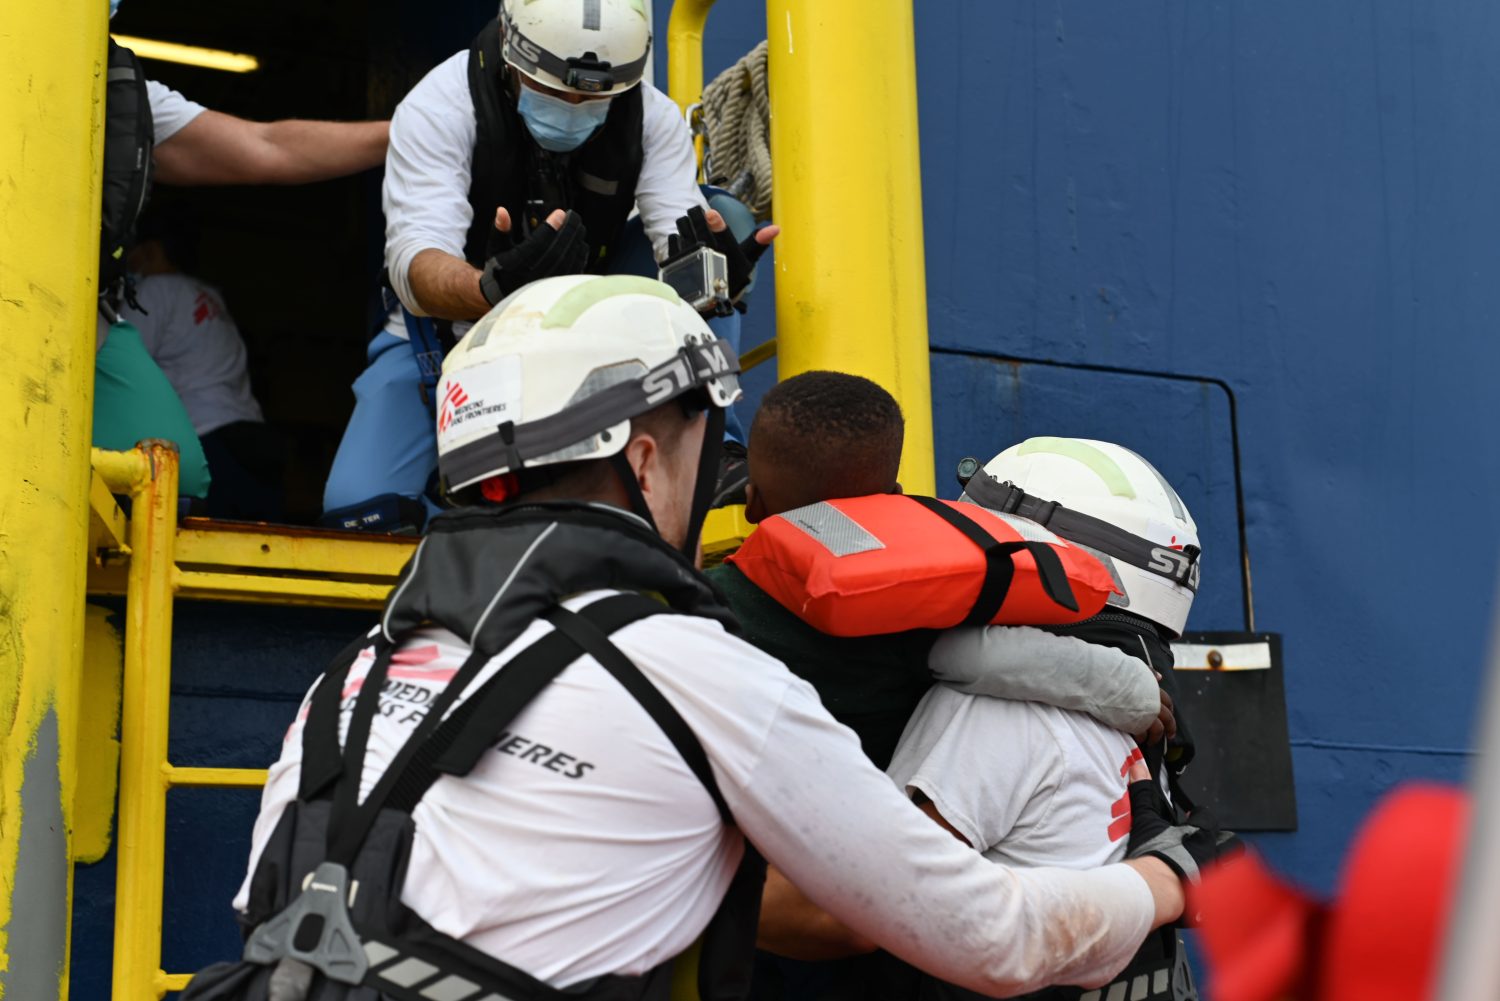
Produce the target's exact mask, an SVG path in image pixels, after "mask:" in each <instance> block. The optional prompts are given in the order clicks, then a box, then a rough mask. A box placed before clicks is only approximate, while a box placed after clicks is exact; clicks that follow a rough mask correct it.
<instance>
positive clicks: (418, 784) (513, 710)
mask: <svg viewBox="0 0 1500 1001" xmlns="http://www.w3.org/2000/svg"><path fill="white" fill-rule="evenodd" d="M671 611H672V610H671V609H670V608H669V607H667V606H666V605H664V604H662V603H661V602H659V601H653V600H652V599H650V598H647V597H645V596H643V595H639V594H621V595H615V596H612V597H609V598H603V599H601V600H599V601H597V602H594V603H593V604H591V605H589V606H588V607H587V608H586V609H584V610H583V612H582V613H579V614H577V615H575V614H574V613H572V612H568V611H566V610H565V609H562V608H561V607H558V608H555V609H553V610H552V611H550V612H548V613H547V615H546V618H548V619H549V620H550V621H552V622H553V624H554V625H555V626H557V627H558V628H556V629H554V631H553V632H551V633H548V634H547V635H546V636H543V637H542V638H541V639H539V640H537V641H536V642H535V643H533V644H531V646H529V647H527V648H526V649H525V650H522V651H521V652H520V653H519V654H518V655H517V656H516V657H514V658H513V659H512V660H511V661H510V662H508V663H507V664H505V665H504V666H503V667H502V668H501V669H500V670H499V671H497V672H495V674H494V675H493V676H491V677H490V678H489V679H488V680H487V681H485V683H484V684H483V685H482V686H480V688H479V689H478V690H476V691H475V692H474V693H473V694H472V695H471V696H469V697H468V698H466V699H465V700H464V702H463V704H462V705H461V706H459V707H458V708H457V709H456V710H454V711H453V713H452V714H450V715H448V716H447V718H446V719H445V718H443V717H444V714H446V713H447V710H448V708H449V707H450V706H451V705H452V704H453V702H454V701H455V700H456V699H457V697H458V696H459V695H460V694H461V693H462V690H463V689H464V688H466V687H468V685H469V683H470V682H471V681H472V680H473V678H474V676H475V675H477V674H478V672H479V670H480V669H481V668H482V667H483V666H484V665H485V664H486V663H488V662H489V660H490V657H489V656H488V655H485V654H481V653H478V652H476V653H475V654H473V655H472V656H470V658H469V659H468V660H467V661H465V663H464V666H463V667H462V668H460V669H459V671H458V673H457V674H455V675H454V677H453V680H452V681H450V682H449V683H448V685H447V686H446V687H445V688H444V690H443V692H442V693H441V694H440V695H439V697H438V699H436V700H434V702H433V704H432V706H431V707H430V708H429V709H428V713H427V716H426V717H425V718H424V719H423V720H422V722H421V723H420V724H419V725H418V727H417V730H416V731H415V732H413V733H412V735H411V737H409V738H408V739H407V741H406V743H405V744H404V745H403V746H402V748H401V751H400V752H399V753H398V754H397V756H396V758H395V760H394V761H392V762H391V764H390V766H389V767H388V768H387V769H386V771H385V774H383V775H382V776H381V778H380V780H379V781H378V782H377V783H376V785H375V788H374V789H372V790H371V791H370V795H369V796H368V797H366V799H365V801H364V803H362V804H359V805H358V806H355V805H354V804H353V803H352V801H351V800H348V799H343V800H342V802H343V805H344V807H345V808H344V809H342V810H341V809H340V808H339V807H340V801H338V800H336V802H335V807H334V810H333V812H332V815H331V817H330V821H329V859H330V860H331V861H335V862H341V863H342V864H348V861H352V859H353V858H354V856H355V855H356V854H358V852H359V848H360V846H361V845H362V844H363V843H364V839H365V837H366V836H367V835H368V833H369V830H370V828H371V826H372V825H373V824H374V822H375V818H376V817H377V816H378V814H379V813H380V811H381V810H382V809H385V808H386V807H391V808H393V809H397V810H402V811H406V812H410V811H411V810H412V809H413V808H414V807H415V806H416V804H417V803H418V802H419V801H420V800H421V799H422V797H423V796H424V795H426V793H427V790H428V789H430V788H431V787H432V784H433V783H434V782H436V781H437V779H438V778H439V777H440V776H442V775H445V774H447V775H466V774H468V773H469V771H471V770H472V769H473V768H474V766H475V764H477V763H478V761H479V758H480V757H481V756H482V755H483V753H484V752H485V750H486V749H488V748H489V747H490V746H491V745H492V744H493V743H494V739H495V736H496V735H497V734H498V733H500V732H501V731H502V730H504V729H505V728H506V727H507V726H509V725H510V723H511V721H513V720H514V719H515V718H516V716H517V715H519V714H520V712H521V710H523V709H524V708H526V706H527V705H528V704H529V703H530V702H531V700H532V699H534V698H535V697H536V696H537V694H539V693H540V692H541V690H542V689H543V688H545V687H546V686H547V684H548V683H549V682H551V681H552V680H553V679H554V678H556V677H557V675H559V674H561V673H562V672H563V671H564V670H565V669H566V668H567V667H568V666H570V665H571V664H572V663H573V662H575V661H576V660H577V659H578V657H579V655H581V654H583V653H594V650H592V649H590V647H589V645H588V644H586V643H585V642H582V641H580V640H579V639H578V638H577V637H576V636H575V635H574V631H573V630H571V629H564V628H562V626H561V625H560V623H561V622H564V621H567V622H570V623H577V622H583V623H586V624H587V625H588V627H589V628H590V629H592V630H594V632H595V634H596V635H597V636H598V638H599V640H600V641H601V642H602V649H604V650H605V651H606V656H607V655H608V653H607V652H608V651H613V652H614V654H615V656H617V657H618V658H620V659H621V660H624V661H625V663H627V664H629V663H630V662H629V659H628V658H626V657H625V656H624V654H621V653H620V652H619V650H618V649H617V648H616V647H615V646H614V644H613V643H610V642H609V640H608V638H607V634H608V633H612V632H614V631H616V630H617V629H620V628H622V627H624V626H626V625H628V624H630V623H632V622H636V621H638V620H640V619H643V618H646V617H647V616H650V615H660V614H667V613H671ZM595 656H596V658H598V659H599V660H600V661H601V662H602V663H604V664H605V666H606V668H607V669H610V670H611V673H615V671H614V669H612V668H609V663H608V661H606V660H605V658H604V657H599V655H598V654H597V653H595ZM630 668H631V669H633V670H635V671H636V673H637V674H639V671H638V669H635V666H634V665H633V664H630ZM616 676H617V677H618V676H619V675H618V674H617V675H616ZM640 680H641V681H642V682H643V683H644V684H645V685H647V686H650V682H649V681H646V679H645V677H644V676H643V675H642V676H640ZM626 688H627V690H629V691H630V692H631V694H632V695H635V696H636V698H637V699H638V700H640V699H641V695H640V694H639V693H638V692H637V690H636V689H635V688H633V687H632V686H631V685H629V684H627V685H626ZM651 693H652V694H654V695H655V697H656V699H657V700H659V702H660V703H661V704H662V705H664V706H666V712H667V713H670V714H671V717H672V718H674V719H676V722H677V724H678V725H679V726H680V727H681V728H682V730H683V731H686V733H687V739H688V741H689V742H690V744H689V745H688V746H689V747H690V750H687V751H685V750H684V746H685V745H684V744H683V743H682V742H681V741H680V740H679V737H678V736H676V735H674V734H673V731H672V730H671V729H670V728H669V727H670V726H671V724H670V723H663V722H662V720H663V716H662V715H661V714H660V713H659V712H658V710H657V709H656V708H653V706H652V705H651V704H649V703H647V702H645V701H642V705H643V706H644V707H645V708H646V710H647V711H648V712H650V713H651V715H652V717H653V718H654V719H656V720H657V722H658V724H659V725H661V726H662V728H663V730H664V731H666V733H667V735H668V737H669V738H670V739H672V741H673V744H674V745H675V746H677V747H678V750H679V752H680V753H683V756H684V758H685V759H686V760H687V761H688V764H689V767H691V768H693V771H694V773H695V774H697V775H698V776H699V779H700V781H703V782H704V785H705V787H706V788H707V789H708V791H709V795H710V797H712V798H713V800H714V803H715V805H716V806H718V807H719V809H720V812H721V814H722V815H723V816H724V817H725V818H726V822H731V821H730V819H729V813H728V809H727V807H726V806H725V805H724V803H723V799H722V797H721V796H720V795H719V791H718V786H717V784H715V783H714V780H713V774H712V772H711V771H709V770H708V761H707V756H706V755H705V754H704V753H703V749H702V746H701V745H699V744H698V742H697V740H696V739H695V738H693V737H692V734H691V731H688V730H687V729H686V727H687V725H686V723H684V722H682V720H681V718H680V717H678V716H677V715H676V713H675V711H674V710H672V709H671V706H670V705H666V700H665V699H664V698H662V696H661V694H660V693H659V692H657V691H656V690H655V688H654V687H651ZM648 697H649V696H648ZM357 712H358V705H356V713H357ZM371 719H373V716H371ZM360 722H362V724H363V725H362V729H363V730H364V731H365V733H366V734H367V733H368V729H369V722H370V721H369V720H363V721H360ZM355 723H356V720H351V723H350V732H349V735H348V737H347V738H346V743H347V744H348V745H349V750H352V748H353V744H354V740H355V734H356V733H357V731H356V728H355ZM349 750H346V752H345V754H346V756H347V755H348V753H349ZM692 750H696V755H697V758H696V760H697V761H698V762H699V764H695V759H694V758H693V757H691V756H690V754H691V752H692ZM362 752H363V745H362V744H361V753H362ZM700 764H701V768H702V770H701V771H700ZM705 776H706V778H705ZM358 784H359V775H358V774H357V773H356V774H354V775H353V776H352V777H351V776H348V775H347V774H346V776H345V779H344V781H343V782H341V784H340V786H339V790H338V792H339V795H340V797H346V796H347V795H348V794H347V793H346V792H345V790H346V788H349V787H353V788H354V789H356V790H357V788H358ZM356 795H357V793H356Z"/></svg>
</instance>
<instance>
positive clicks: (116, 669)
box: [72, 479, 124, 862]
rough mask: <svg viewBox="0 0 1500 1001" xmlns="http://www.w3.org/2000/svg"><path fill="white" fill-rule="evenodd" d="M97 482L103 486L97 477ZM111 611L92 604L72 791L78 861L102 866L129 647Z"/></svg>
mask: <svg viewBox="0 0 1500 1001" xmlns="http://www.w3.org/2000/svg"><path fill="white" fill-rule="evenodd" d="M95 482H98V481H97V479H96V481H95ZM110 618H111V616H110V613H109V611H108V610H107V609H104V608H100V607H99V606H98V605H89V606H88V611H87V618H86V619H85V623H86V626H85V629H84V639H83V655H84V659H83V685H82V688H81V691H82V692H84V693H86V697H84V698H81V699H80V700H79V723H78V743H77V746H78V787H77V789H75V790H74V793H73V851H72V858H73V861H75V862H97V861H99V860H100V859H102V858H103V857H104V855H105V853H106V852H108V851H109V842H110V835H111V833H112V832H113V829H114V823H115V793H116V791H117V790H118V788H119V770H120V741H119V739H118V738H117V737H116V733H117V732H118V728H119V725H120V670H121V666H122V660H123V657H124V648H123V645H122V641H121V640H122V638H121V636H120V631H119V629H117V628H116V627H115V624H114V623H113V622H112V621H110Z"/></svg>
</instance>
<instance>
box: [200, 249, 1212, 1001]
mask: <svg viewBox="0 0 1500 1001" xmlns="http://www.w3.org/2000/svg"><path fill="white" fill-rule="evenodd" d="M736 371H737V363H736V360H735V355H734V354H733V352H731V351H729V350H727V348H726V345H725V344H724V343H723V342H721V341H718V340H716V339H715V338H714V337H713V335H712V333H711V332H710V330H709V329H708V327H707V325H706V324H705V323H704V321H703V320H702V319H701V318H700V317H699V316H698V315H697V314H696V313H695V312H694V311H693V310H692V309H691V308H690V307H688V306H687V305H686V304H684V303H683V302H682V301H681V300H680V299H679V298H678V297H677V295H676V293H674V292H673V291H672V290H671V289H669V288H668V287H667V286H665V285H662V284H660V283H658V282H655V281H652V280H649V279H643V278H633V277H623V276H617V277H602V278H601V277H586V276H575V277H563V278H554V279H549V280H547V281H543V282H538V283H535V284H533V285H530V286H527V287H525V288H522V289H521V290H519V291H518V292H517V293H515V294H514V295H512V296H511V297H509V298H508V299H506V300H505V301H503V302H501V303H500V304H499V305H498V306H497V307H496V308H495V309H494V310H493V311H491V313H490V314H489V315H488V316H487V317H485V319H484V320H482V321H481V322H480V323H479V324H477V325H476V326H475V328H474V329H473V330H472V331H471V332H470V333H469V334H468V335H467V336H466V337H465V338H464V339H463V341H461V342H460V343H459V344H458V346H457V347H456V348H455V350H454V351H453V352H452V353H451V354H450V356H449V358H448V360H447V363H446V365H445V369H444V375H443V381H442V384H441V396H440V399H441V400H442V401H443V404H442V406H441V407H440V411H439V414H438V447H439V456H440V463H441V472H442V476H443V478H444V481H445V483H446V486H447V489H448V490H449V491H450V492H451V493H454V494H457V495H458V497H459V499H460V500H466V501H469V502H471V506H468V507H464V508H460V509H458V510H455V511H451V512H447V513H445V514H443V515H441V516H439V517H438V518H436V519H434V521H433V522H432V524H431V526H430V528H429V531H428V534H427V537H426V538H425V539H424V540H423V542H422V544H421V545H420V547H419V548H418V550H417V552H416V553H415V554H414V555H413V557H412V560H411V562H410V563H409V564H408V566H407V567H406V569H405V570H404V571H403V573H402V577H401V580H400V582H399V584H398V585H397V587H396V588H395V590H394V591H393V592H392V594H391V597H390V599H389V601H388V603H387V605H386V608H385V610H384V612H383V613H382V615H381V618H380V622H379V624H378V625H377V626H376V627H375V628H372V629H371V630H370V632H369V634H368V635H366V636H364V637H361V638H360V639H359V640H357V641H356V642H355V643H353V644H351V647H350V648H349V649H348V650H347V651H346V652H345V653H344V654H343V655H341V656H340V657H338V658H336V660H335V662H334V663H333V665H332V666H331V667H330V668H329V670H328V671H327V672H326V673H325V674H324V676H323V677H322V678H321V679H320V680H319V682H318V683H317V684H316V685H315V686H314V688H313V690H312V692H311V693H310V694H309V696H308V698H307V700H306V701H305V703H304V705H303V707H302V711H301V712H300V713H299V715H298V717H297V719H296V721H295V722H294V723H293V725H292V727H291V729H290V731H289V733H288V735H287V739H286V743H285V749H284V751H283V753H282V757H281V759H280V760H279V761H278V762H277V763H276V764H275V765H273V766H272V768H271V770H270V774H269V777H268V781H267V784H266V788H265V792H264V796H263V799H262V805H261V813H260V816H259V818H258V820H257V822H256V827H255V833H254V838H253V848H252V858H251V866H250V874H249V876H248V877H247V879H246V882H245V885H244V887H242V889H241V892H240V894H239V896H238V897H237V899H236V906H237V908H238V909H239V910H240V911H241V912H242V914H243V921H244V924H245V927H246V929H247V931H248V938H247V942H246V946H245V951H244V955H243V958H242V959H241V960H240V961H239V962H237V963H231V964H222V965H220V966H216V967H213V968H211V969H210V970H207V971H205V972H204V973H202V974H200V975H199V976H198V977H197V978H195V980H194V981H193V983H192V985H191V986H190V987H189V989H188V991H187V993H186V994H185V995H184V996H185V997H186V998H189V999H196V1001H204V999H246V1001H248V999H268V998H275V999H277V1001H296V999H301V998H314V999H355V998H362V999H374V998H381V997H383V998H396V999H402V1001H418V999H422V1001H442V999H461V1001H462V999H471V1001H487V999H489V998H492V997H500V998H509V999H515V1001H529V999H534V998H535V999H542V998H557V999H562V998H573V999H578V998H584V999H615V998H620V999H626V998H629V999H636V998H652V999H655V998H664V997H666V995H667V991H668V987H669V980H670V976H671V972H672V971H671V968H672V965H673V962H674V960H675V959H676V958H677V957H678V956H680V955H681V954H682V953H684V951H686V950H687V949H688V948H689V946H691V945H692V944H693V942H694V941H695V940H698V939H700V936H701V937H702V947H701V949H700V951H699V953H698V955H699V957H700V959H699V970H698V973H699V989H700V994H701V996H702V997H704V998H733V997H741V996H743V993H744V988H745V982H746V979H747V977H748V962H749V956H750V951H751V947H752V945H753V941H754V935H755V927H756V921H755V917H756V908H757V907H758V902H759V897H760V892H761V884H762V879H763V872H764V863H763V862H762V861H761V858H760V856H761V854H763V855H764V856H765V857H766V858H767V859H770V860H771V861H773V862H774V863H775V864H776V865H777V866H778V868H779V869H780V870H781V871H783V872H784V873H785V874H786V875H787V876H788V877H789V878H790V879H791V880H793V881H794V882H795V883H796V884H797V885H798V886H799V887H801V888H802V889H803V890H804V891H805V892H806V893H807V894H808V896H809V897H810V898H811V899H812V900H814V901H815V902H816V903H818V904H819V905H821V906H822V907H824V908H826V909H827V911H828V912H829V913H830V914H832V915H833V916H835V917H836V918H838V919H839V920H841V921H843V922H845V923H846V924H848V925H849V926H850V927H852V928H854V929H856V930H857V931H858V932H859V933H860V934H862V935H865V936H867V937H868V938H870V939H872V940H873V941H876V942H878V943H880V944H881V945H883V946H884V947H886V948H887V949H889V950H890V951H891V952H893V953H895V954H897V955H899V956H901V957H903V958H905V959H907V960H909V961H910V962H912V963H915V964H917V965H918V966H920V967H922V968H924V969H927V970H929V971H930V972H932V973H934V974H935V975H938V976H941V977H943V978H944V979H946V980H950V981H953V982H957V983H961V984H964V985H966V986H970V987H973V988H975V989H979V990H984V991H987V992H990V993H997V994H1005V993H1016V992H1019V991H1023V990H1027V989H1030V988H1033V987H1035V986H1038V985H1041V984H1043V983H1049V982H1057V981H1069V982H1074V983H1095V984H1097V983H1103V982H1105V981H1106V980H1107V979H1108V978H1109V977H1110V975H1111V974H1113V973H1114V972H1115V971H1116V970H1118V969H1119V968H1120V967H1121V966H1123V965H1124V964H1125V962H1126V961H1127V960H1128V959H1129V958H1130V955H1131V953H1132V952H1133V951H1134V950H1135V947H1136V945H1137V944H1138V943H1139V942H1140V940H1141V938H1142V937H1143V936H1144V935H1145V934H1146V932H1147V931H1148V930H1149V929H1150V928H1152V927H1157V926H1160V925H1162V924H1163V923H1166V922H1170V921H1172V920H1175V919H1176V918H1177V917H1178V915H1179V914H1180V913H1181V911H1182V907H1183V889H1182V884H1181V882H1180V880H1179V877H1178V876H1177V875H1176V874H1175V873H1174V871H1173V869H1172V868H1171V866H1170V865H1169V864H1168V863H1167V862H1166V861H1163V860H1162V859H1161V858H1154V857H1153V858H1145V859H1140V860H1135V861H1131V862H1128V863H1123V864H1119V865H1111V866H1105V867H1103V868H1100V869H1096V870H1093V871H1090V872H1066V871H1061V870H1049V869H1038V870H1033V871H1029V872H1018V871H1014V870H1011V869H1008V868H1006V867H1004V866H997V865H993V864H991V863H989V862H987V861H985V860H984V859H982V858H980V857H979V856H978V855H977V854H975V853H973V852H971V851H970V850H968V849H966V848H964V847H963V846H962V845H960V844H958V843H957V842H956V841H955V840H954V839H953V838H951V837H950V836H949V835H947V834H946V833H945V832H943V831H942V830H940V829H939V828H938V827H937V826H936V825H934V824H932V823H931V822H930V821H929V820H928V819H927V818H926V817H924V816H922V814H921V813H920V812H919V811H917V810H915V809H913V808H912V807H911V806H910V804H908V803H906V802H905V801H904V799H903V797H902V796H901V794H900V793H899V792H898V791H897V789H896V788H895V787H894V786H893V785H892V784H891V783H890V782H889V780H887V779H886V778H885V777H884V776H883V775H881V773H880V772H879V771H877V770H876V769H875V768H874V767H873V766H872V765H871V764H870V763H869V762H868V761H867V760H866V759H865V758H864V756H863V755H862V754H861V752H860V748H859V744H858V742H857V740H856V739H855V737H854V735H853V734H852V733H850V732H849V731H848V730H846V729H844V728H843V727H840V726H838V725H837V724H836V723H834V722H833V720H832V719H831V718H830V717H829V716H828V714H827V712H826V711H825V710H824V709H823V707H822V706H821V705H820V704H819V702H818V698H817V696H816V694H815V693H814V692H813V690H812V689H811V688H810V687H809V686H808V685H807V684H805V683H804V682H802V681H799V680H798V679H796V678H794V677H793V676H792V675H791V674H790V673H789V672H788V671H787V670H786V668H785V667H784V666H782V665H781V664H780V663H778V662H777V661H775V660H773V659H771V658H770V657H767V656H766V655H764V654H761V653H759V652H757V651H756V650H755V649H753V648H752V647H750V646H749V645H748V644H746V643H744V642H742V641H740V640H739V639H738V638H737V637H736V636H735V635H734V632H735V630H736V624H735V621H734V618H733V616H732V615H731V614H730V613H729V612H728V611H727V610H726V609H725V608H724V607H723V605H721V604H720V601H719V598H718V595H717V593H716V592H715V591H714V589H713V588H712V587H711V586H710V585H709V584H708V582H707V581H706V580H705V578H704V577H703V576H702V575H701V574H700V573H699V572H698V571H697V569H696V568H695V560H694V555H695V553H696V550H697V538H698V530H699V526H700V525H701V523H702V518H703V516H704V513H705V512H706V510H707V505H708V502H709V494H710V491H711V490H712V488H713V484H714V474H715V472H716V468H715V466H716V464H715V461H714V460H715V459H716V457H717V454H718V448H719V441H718V439H719V434H720V432H721V428H722V421H723V419H724V410H725V408H726V407H728V406H729V405H730V404H731V403H733V402H734V401H735V399H737V398H738V396H739V388H738V384H737V380H736ZM414 687H420V688H422V689H425V690H426V692H427V696H426V697H424V698H421V699H417V698H408V697H407V696H409V695H410V694H411V692H412V690H413V688H414ZM398 699H405V701H407V702H408V703H410V704H409V705H397V704H396V703H397V701H398ZM418 703H420V709H417V708H415V707H416V705H417V704H418ZM518 740H519V741H522V742H523V743H524V746H525V747H526V748H528V749H530V748H533V747H536V746H538V745H540V746H544V747H545V748H547V749H548V752H547V754H546V755H538V754H534V753H533V754H526V755H519V754H517V753H516V751H515V747H516V746H517V745H516V743H515V742H516V741H518ZM508 749H509V750H508ZM1159 826H1160V827H1161V828H1163V830H1162V833H1161V838H1162V839H1163V842H1162V843H1163V844H1169V843H1170V842H1172V840H1173V838H1174V834H1173V832H1172V830H1168V829H1166V827H1167V825H1166V823H1165V821H1162V822H1161V823H1160V825H1159ZM1178 840H1179V842H1180V839H1178ZM752 845H753V847H752ZM1178 847H1180V844H1179V845H1178ZM757 849H758V850H759V852H757ZM1163 854H1164V855H1168V856H1169V855H1170V851H1165V852H1164V853H1163Z"/></svg>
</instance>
